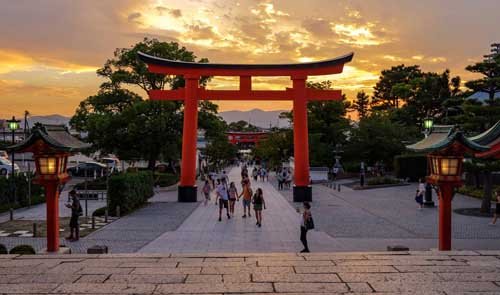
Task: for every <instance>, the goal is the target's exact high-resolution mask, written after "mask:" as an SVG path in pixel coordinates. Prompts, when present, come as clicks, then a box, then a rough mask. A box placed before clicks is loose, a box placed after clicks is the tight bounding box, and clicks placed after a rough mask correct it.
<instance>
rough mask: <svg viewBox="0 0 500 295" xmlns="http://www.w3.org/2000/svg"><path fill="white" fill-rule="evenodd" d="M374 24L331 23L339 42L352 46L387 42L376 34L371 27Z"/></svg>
mask: <svg viewBox="0 0 500 295" xmlns="http://www.w3.org/2000/svg"><path fill="white" fill-rule="evenodd" d="M374 27H375V24H373V23H367V24H366V25H358V24H333V31H335V33H336V34H337V35H338V36H339V39H338V41H339V42H341V43H345V44H349V45H354V46H359V47H363V46H374V45H380V44H384V43H387V42H389V41H388V40H386V39H384V38H382V37H381V36H377V35H376V34H375V33H374V31H373V29H374Z"/></svg>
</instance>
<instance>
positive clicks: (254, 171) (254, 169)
mask: <svg viewBox="0 0 500 295" xmlns="http://www.w3.org/2000/svg"><path fill="white" fill-rule="evenodd" d="M252 177H253V180H254V181H257V179H258V178H259V171H258V170H257V167H253V169H252Z"/></svg>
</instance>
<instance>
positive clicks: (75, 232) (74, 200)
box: [66, 189, 83, 242]
mask: <svg viewBox="0 0 500 295" xmlns="http://www.w3.org/2000/svg"><path fill="white" fill-rule="evenodd" d="M69 196H70V198H71V203H68V204H66V207H67V208H70V209H71V218H70V220H69V231H70V235H69V237H67V238H66V239H67V240H69V241H71V242H74V241H78V240H79V239H80V222H79V220H78V219H79V217H80V215H82V213H83V209H82V206H81V205H80V200H79V199H78V195H77V194H76V191H75V190H74V189H73V190H71V191H70V192H69Z"/></svg>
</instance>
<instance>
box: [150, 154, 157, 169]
mask: <svg viewBox="0 0 500 295" xmlns="http://www.w3.org/2000/svg"><path fill="white" fill-rule="evenodd" d="M155 167H156V156H155V155H151V156H150V157H149V159H148V170H151V171H153V170H155Z"/></svg>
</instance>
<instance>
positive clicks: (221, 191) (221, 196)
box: [215, 180, 231, 221]
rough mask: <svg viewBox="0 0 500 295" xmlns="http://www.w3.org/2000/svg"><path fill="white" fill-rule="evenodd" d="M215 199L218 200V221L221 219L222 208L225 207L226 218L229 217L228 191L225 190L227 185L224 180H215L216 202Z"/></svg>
mask: <svg viewBox="0 0 500 295" xmlns="http://www.w3.org/2000/svg"><path fill="white" fill-rule="evenodd" d="M217 200H218V201H219V221H222V210H223V209H224V208H226V214H227V219H231V216H230V215H229V206H228V200H229V193H228V191H227V186H226V183H225V182H224V181H220V180H218V181H217V197H216V199H215V202H216V203H217Z"/></svg>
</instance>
